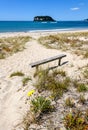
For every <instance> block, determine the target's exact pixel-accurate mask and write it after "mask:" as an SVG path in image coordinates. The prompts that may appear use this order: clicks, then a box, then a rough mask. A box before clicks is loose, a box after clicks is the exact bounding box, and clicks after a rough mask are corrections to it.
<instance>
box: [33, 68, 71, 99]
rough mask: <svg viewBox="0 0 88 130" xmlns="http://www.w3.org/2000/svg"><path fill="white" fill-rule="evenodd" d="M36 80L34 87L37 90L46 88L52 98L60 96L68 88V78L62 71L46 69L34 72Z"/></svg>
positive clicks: (40, 90)
mask: <svg viewBox="0 0 88 130" xmlns="http://www.w3.org/2000/svg"><path fill="white" fill-rule="evenodd" d="M35 75H36V76H37V81H36V83H35V87H36V88H37V89H38V91H39V92H42V91H45V90H48V91H50V92H51V95H52V97H53V98H54V99H58V98H60V97H61V96H62V95H63V93H64V92H66V91H67V90H68V87H69V84H70V78H68V77H66V76H65V75H66V74H65V72H64V71H61V70H60V71H57V70H55V71H52V72H49V70H48V69H46V70H42V69H40V70H39V71H37V72H35Z"/></svg>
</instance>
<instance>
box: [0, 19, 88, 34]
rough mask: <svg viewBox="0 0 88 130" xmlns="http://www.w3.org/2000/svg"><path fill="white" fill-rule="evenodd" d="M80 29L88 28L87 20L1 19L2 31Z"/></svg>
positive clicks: (0, 26) (0, 28)
mask: <svg viewBox="0 0 88 130" xmlns="http://www.w3.org/2000/svg"><path fill="white" fill-rule="evenodd" d="M74 29H76V30H80V29H88V22H87V21H57V22H33V21H0V32H1V33H3V32H28V31H41V30H43V31H45V30H49V31H50V30H59V31H63V30H74Z"/></svg>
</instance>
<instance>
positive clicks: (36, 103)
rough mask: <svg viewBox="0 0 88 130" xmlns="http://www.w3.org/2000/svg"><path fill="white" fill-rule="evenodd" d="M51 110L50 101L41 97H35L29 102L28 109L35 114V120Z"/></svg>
mask: <svg viewBox="0 0 88 130" xmlns="http://www.w3.org/2000/svg"><path fill="white" fill-rule="evenodd" d="M52 108H53V107H52V106H51V102H50V100H48V99H46V98H45V97H43V96H39V97H36V98H35V99H33V100H32V101H31V106H30V109H31V111H32V112H33V113H34V114H35V117H36V118H37V117H39V116H40V115H41V114H44V113H48V112H50V111H51V110H52Z"/></svg>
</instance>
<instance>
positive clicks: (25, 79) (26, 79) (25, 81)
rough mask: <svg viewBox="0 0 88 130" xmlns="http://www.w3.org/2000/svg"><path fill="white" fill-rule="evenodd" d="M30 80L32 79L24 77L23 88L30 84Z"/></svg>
mask: <svg viewBox="0 0 88 130" xmlns="http://www.w3.org/2000/svg"><path fill="white" fill-rule="evenodd" d="M29 80H31V78H30V77H24V78H23V80H22V83H23V86H25V85H27V83H28V82H29Z"/></svg>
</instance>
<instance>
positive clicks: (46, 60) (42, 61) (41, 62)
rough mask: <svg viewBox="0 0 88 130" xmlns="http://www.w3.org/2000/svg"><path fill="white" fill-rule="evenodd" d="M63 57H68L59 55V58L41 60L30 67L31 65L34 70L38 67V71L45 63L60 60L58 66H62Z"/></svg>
mask: <svg viewBox="0 0 88 130" xmlns="http://www.w3.org/2000/svg"><path fill="white" fill-rule="evenodd" d="M63 57H66V55H65V54H62V55H57V56H54V57H51V58H47V59H44V60H41V61H37V62H34V63H31V64H30V65H31V67H32V68H33V67H36V68H37V69H38V66H39V65H42V64H45V63H48V62H51V61H54V60H57V59H59V61H58V66H60V65H61V59H62V58H63Z"/></svg>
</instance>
